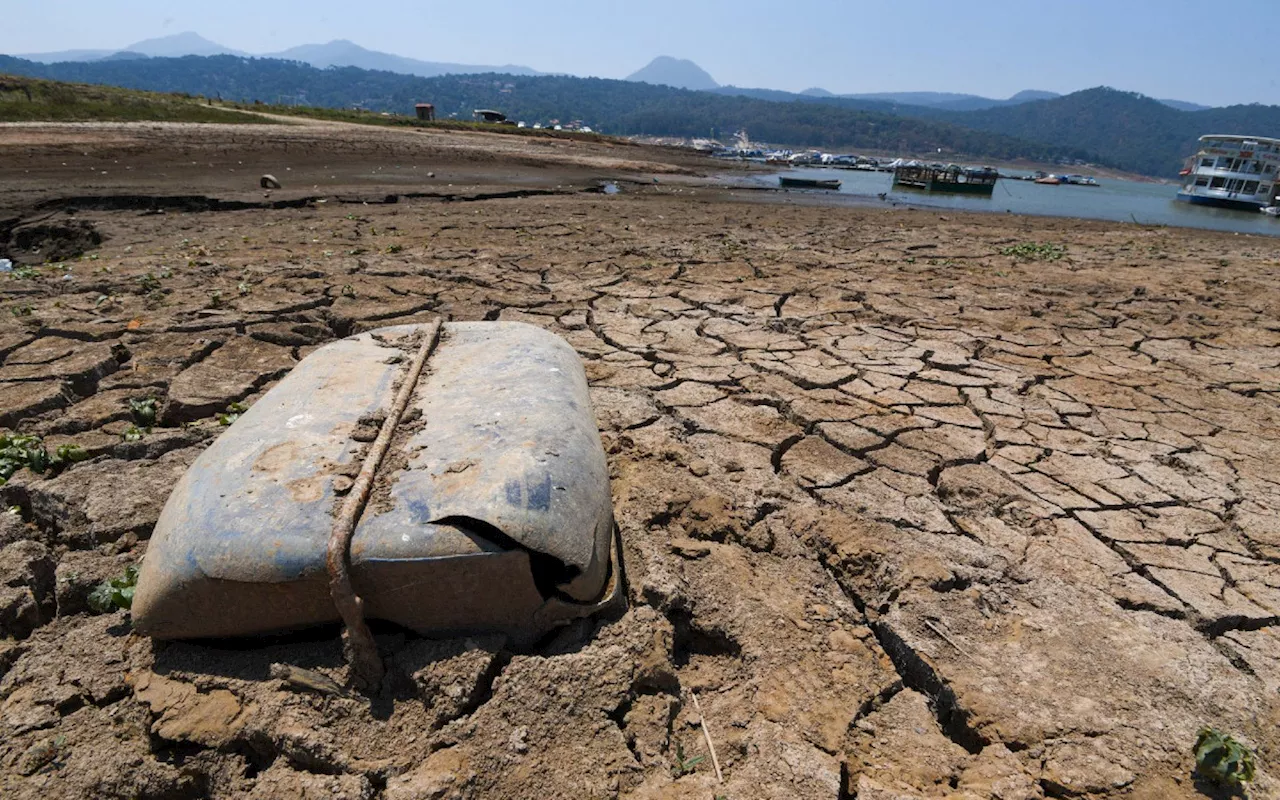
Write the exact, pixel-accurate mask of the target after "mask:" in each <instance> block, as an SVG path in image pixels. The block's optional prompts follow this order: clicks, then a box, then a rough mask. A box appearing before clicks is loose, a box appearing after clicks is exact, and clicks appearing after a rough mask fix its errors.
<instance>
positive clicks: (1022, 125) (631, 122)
mask: <svg viewBox="0 0 1280 800" xmlns="http://www.w3.org/2000/svg"><path fill="white" fill-rule="evenodd" d="M167 44H173V42H171V41H170V42H168V43H167ZM184 44H185V46H186V47H190V46H205V45H202V44H201V42H199V41H195V40H187V41H186V42H185V43H184ZM209 44H210V45H212V46H214V47H216V45H213V43H209ZM164 45H166V42H165V41H164V40H162V41H161V42H160V43H156V42H139V43H137V45H136V46H137V47H138V48H139V49H140V50H150V51H151V52H164V50H163V46H164ZM352 48H354V50H353V49H352ZM343 52H345V53H346V55H345V57H342V58H339V59H337V61H347V60H352V59H354V58H356V57H365V56H366V55H367V56H369V57H374V56H386V54H377V53H373V51H367V50H364V49H363V48H356V47H355V46H354V45H352V46H350V47H348V48H346V49H345V50H344V51H343ZM292 55H293V57H292V58H285V59H268V58H261V57H255V58H246V57H243V56H238V55H229V54H226V55H213V56H183V57H180V58H174V57H164V56H151V55H149V54H148V53H144V52H137V51H136V50H130V51H123V52H120V53H116V54H112V55H111V56H110V57H101V58H98V59H97V60H93V61H85V60H82V61H62V62H57V63H52V64H42V63H37V62H34V61H31V60H23V59H17V58H12V57H8V56H0V73H6V72H7V73H11V74H15V75H26V76H30V77H38V78H46V79H51V80H57V81H65V82H78V83H93V84H106V85H113V86H122V87H126V88H133V89H144V90H150V91H159V92H177V93H186V94H192V95H201V96H205V97H212V98H221V99H224V100H236V101H245V102H249V101H257V100H264V101H267V102H269V103H287V104H302V105H312V106H323V107H329V108H352V107H357V108H364V109H369V110H374V111H387V112H393V113H400V114H405V113H408V112H409V110H411V109H412V108H413V104H414V103H416V102H432V103H434V104H435V105H436V109H437V113H438V114H440V116H442V117H447V116H455V117H461V118H469V117H470V116H471V110H472V109H475V108H498V109H501V110H502V111H504V112H505V113H507V114H508V115H509V116H510V117H512V118H513V119H517V120H527V121H529V122H530V123H533V122H543V123H549V124H554V122H557V121H560V120H582V121H584V122H585V123H586V124H589V125H590V126H591V127H592V128H595V129H596V130H599V131H601V132H604V133H611V134H619V135H631V134H654V135H661V136H680V137H686V138H694V137H707V136H711V137H712V138H715V137H725V138H727V137H730V136H732V135H733V134H734V133H735V132H737V131H739V130H742V129H745V130H747V131H748V132H749V133H750V135H751V136H752V137H753V138H754V139H757V140H759V141H765V142H773V143H778V144H784V145H788V146H793V147H817V148H822V149H824V150H827V151H831V152H841V151H843V152H855V151H857V150H877V151H888V152H897V153H902V154H911V153H914V154H923V153H939V154H941V153H948V154H954V155H953V156H951V157H955V158H965V159H969V160H997V159H999V160H1012V159H1019V158H1024V159H1030V160H1038V161H1044V160H1058V159H1066V160H1068V161H1074V160H1077V159H1079V160H1084V161H1087V162H1091V163H1096V164H1100V165H1103V166H1109V167H1115V168H1118V169H1122V170H1128V171H1132V172H1140V173H1144V174H1147V175H1153V176H1164V177H1172V176H1173V175H1175V174H1176V172H1177V170H1178V168H1179V167H1180V166H1181V163H1182V160H1183V159H1184V158H1185V157H1186V156H1187V155H1189V154H1191V153H1194V152H1195V149H1196V146H1197V139H1198V137H1199V136H1201V135H1203V134H1206V133H1215V132H1217V133H1221V132H1227V133H1244V134H1255V135H1264V136H1265V135H1267V134H1273V133H1275V132H1277V131H1280V106H1263V105H1257V104H1254V105H1239V106H1230V107H1226V108H1213V109H1201V110H1191V111H1188V110H1180V109H1179V108H1177V107H1174V106H1173V105H1171V104H1170V103H1169V101H1160V100H1156V99H1152V98H1149V97H1144V96H1142V95H1139V94H1135V93H1131V92H1122V91H1117V90H1115V89H1110V88H1106V87H1098V88H1095V89H1089V90H1085V91H1081V92H1075V93H1072V94H1069V95H1064V96H1054V95H1052V94H1051V93H1048V92H1039V93H1035V92H1022V93H1019V94H1018V95H1015V96H1013V97H1011V98H1007V99H1005V100H995V101H990V102H992V103H994V105H987V106H986V107H979V108H970V110H957V106H959V107H960V109H964V107H965V106H966V105H968V106H970V107H972V106H973V105H974V104H975V103H977V102H978V101H982V100H984V98H980V97H978V96H976V95H958V96H957V95H948V94H945V93H925V94H922V93H907V94H880V95H872V96H870V97H869V98H868V97H865V96H837V95H834V94H832V93H831V92H824V91H821V90H810V91H808V92H804V93H793V92H783V91H777V90H771V89H742V88H737V87H732V86H715V87H714V88H711V89H707V90H697V91H695V90H685V89H678V88H671V87H668V86H665V85H661V84H660V83H658V82H660V81H662V80H680V81H685V80H687V79H689V78H690V76H692V75H694V73H693V72H691V71H690V69H689V66H690V65H691V62H681V61H678V60H676V59H669V60H666V61H660V62H659V64H658V65H657V67H659V68H661V69H666V70H667V72H666V74H662V72H661V70H658V71H653V70H651V71H648V72H645V71H642V72H641V73H640V75H639V77H641V78H648V79H650V80H652V81H654V83H650V82H648V81H638V80H631V81H617V80H603V79H599V78H576V77H570V76H554V75H516V74H511V73H510V72H505V73H498V72H494V73H493V74H484V75H468V74H449V75H438V74H437V75H436V76H435V77H431V78H424V77H419V76H414V75H408V74H403V73H401V72H397V71H391V70H372V69H366V68H359V67H351V66H337V65H336V64H334V63H332V62H333V61H334V60H333V59H327V58H326V53H325V52H320V51H316V50H307V49H305V48H304V49H302V50H300V51H299V50H295V51H294V52H293V53H292ZM301 58H306V59H310V60H317V61H319V62H321V63H325V64H326V65H327V66H325V67H324V68H317V67H313V66H310V65H309V64H308V63H304V62H303V61H302V60H300V59H301ZM392 58H396V57H392ZM419 63H423V64H429V63H431V62H419ZM694 66H695V67H696V65H694ZM477 69H490V70H501V69H503V68H496V67H493V68H479V67H477ZM699 73H701V74H699V75H697V76H696V77H697V80H698V81H701V82H702V85H706V84H707V82H710V83H711V84H714V80H713V79H711V78H710V76H709V75H706V74H705V73H703V72H701V71H700V70H699ZM904 101H912V102H904ZM926 103H933V105H925V104H926ZM938 157H942V156H938Z"/></svg>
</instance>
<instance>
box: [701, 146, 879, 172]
mask: <svg viewBox="0 0 1280 800" xmlns="http://www.w3.org/2000/svg"><path fill="white" fill-rule="evenodd" d="M711 156H712V157H713V158H723V159H731V160H735V161H754V162H756V163H759V164H777V165H785V166H791V167H831V168H834V169H856V170H864V171H867V172H888V171H889V168H888V167H887V166H886V165H885V164H884V163H882V162H881V161H880V160H879V159H875V158H867V157H865V156H859V155H854V154H851V153H847V154H837V153H823V152H820V151H817V150H805V151H802V152H795V151H792V150H766V149H763V148H759V147H745V148H743V147H735V148H724V149H721V150H717V151H715V152H713V153H712V154H711Z"/></svg>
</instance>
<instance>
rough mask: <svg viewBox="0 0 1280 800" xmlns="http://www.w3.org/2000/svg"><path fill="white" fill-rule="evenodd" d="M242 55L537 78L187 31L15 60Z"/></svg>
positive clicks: (360, 50) (340, 47) (343, 45)
mask: <svg viewBox="0 0 1280 800" xmlns="http://www.w3.org/2000/svg"><path fill="white" fill-rule="evenodd" d="M220 55H230V56H242V57H249V56H253V57H257V58H279V59H284V60H286V61H301V62H303V63H305V64H310V65H311V66H313V67H319V68H321V69H323V68H325V67H359V68H360V69H371V70H384V71H386V72H399V73H402V74H404V75H417V76H418V77H422V78H432V77H435V76H436V75H449V74H467V73H484V72H501V73H504V74H507V75H540V74H541V73H539V72H538V71H536V70H533V69H530V68H529V67H522V66H519V65H517V64H503V65H501V66H497V65H481V64H452V63H448V62H440V61H421V60H419V59H416V58H408V57H406V56H398V55H393V54H391V53H383V52H379V51H377V50H369V49H367V48H364V47H361V46H360V45H358V44H356V43H355V42H349V41H346V40H343V39H337V40H334V41H332V42H327V43H325V44H304V45H299V46H298V47H291V48H289V49H288V50H281V51H280V52H277V53H262V54H258V55H256V56H255V54H252V53H246V52H244V51H242V50H233V49H231V48H229V47H224V46H222V45H220V44H218V43H217V42H213V41H210V40H208V39H206V38H204V37H203V36H201V35H199V34H198V33H192V32H190V31H188V32H186V33H178V34H174V35H172V36H162V37H160V38H158V39H145V40H143V41H141V42H135V43H134V44H131V45H129V46H128V47H125V48H123V49H121V50H64V51H61V52H56V53H32V54H28V55H20V56H18V58H22V59H26V60H28V61H36V62H39V63H41V64H56V63H60V62H67V61H76V62H85V61H102V60H128V59H136V58H178V57H181V56H220Z"/></svg>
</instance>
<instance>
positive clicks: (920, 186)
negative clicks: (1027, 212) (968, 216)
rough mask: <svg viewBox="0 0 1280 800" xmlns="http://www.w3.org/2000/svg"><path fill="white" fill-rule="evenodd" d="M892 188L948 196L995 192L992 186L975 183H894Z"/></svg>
mask: <svg viewBox="0 0 1280 800" xmlns="http://www.w3.org/2000/svg"><path fill="white" fill-rule="evenodd" d="M894 186H900V187H902V188H904V189H916V190H919V191H922V192H948V193H950V194H978V195H990V194H992V193H993V192H994V191H995V186H994V185H992V184H977V183H950V182H944V181H926V182H918V183H917V182H914V181H910V182H908V181H896V182H894Z"/></svg>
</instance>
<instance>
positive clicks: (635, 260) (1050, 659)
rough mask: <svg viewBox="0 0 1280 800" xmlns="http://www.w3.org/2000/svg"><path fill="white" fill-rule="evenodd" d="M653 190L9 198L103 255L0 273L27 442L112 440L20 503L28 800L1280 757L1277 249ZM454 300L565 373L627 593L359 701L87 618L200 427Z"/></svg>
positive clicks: (454, 305) (896, 794)
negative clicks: (576, 395) (608, 481)
mask: <svg viewBox="0 0 1280 800" xmlns="http://www.w3.org/2000/svg"><path fill="white" fill-rule="evenodd" d="M84 157H85V158H90V156H84ZM31 180H33V181H35V179H34V178H33V179H31ZM109 188H110V187H106V188H104V189H103V191H104V192H105V191H106V190H107V189H109ZM625 188H627V189H628V191H624V192H623V193H622V194H619V195H616V196H603V195H598V194H586V193H581V192H576V191H573V190H571V189H564V190H563V191H562V192H561V193H554V194H547V195H541V194H534V195H526V196H511V197H503V198H498V197H490V199H477V200H472V201H470V202H467V201H466V198H465V197H457V198H455V199H454V201H452V202H444V201H442V200H439V199H433V198H431V197H422V198H418V199H402V200H401V201H400V202H398V203H395V204H377V205H364V204H349V203H341V202H338V200H336V199H330V200H329V201H328V202H324V203H303V204H301V205H300V207H297V208H274V209H273V208H242V209H241V210H208V209H209V208H214V206H206V210H187V211H184V210H180V209H181V208H193V206H190V205H185V206H179V207H174V208H170V209H168V210H166V211H165V212H164V213H157V211H158V210H160V207H162V206H163V205H164V204H163V203H155V204H153V205H152V206H151V207H150V208H149V209H146V210H139V209H137V208H132V209H129V208H125V209H116V210H110V209H108V208H105V206H106V205H109V204H102V205H103V206H104V207H99V208H97V209H96V210H95V209H94V208H93V207H92V206H93V204H92V203H84V202H81V203H79V206H78V208H77V210H76V211H75V213H74V214H69V213H67V209H66V208H65V207H63V208H59V207H57V206H56V205H55V206H47V205H46V206H44V207H42V208H41V209H40V210H38V211H30V210H28V211H21V210H20V211H19V213H18V214H17V217H16V219H18V220H19V224H18V225H16V226H13V225H11V228H12V229H14V230H16V229H17V228H18V227H22V226H24V225H30V224H34V222H35V220H36V218H37V217H41V218H43V215H49V216H48V219H49V220H52V219H56V220H58V224H59V225H60V226H62V227H75V228H76V229H78V230H80V231H81V233H82V234H83V235H84V237H87V238H77V239H75V241H74V242H71V243H70V244H67V243H66V242H63V244H66V246H67V247H69V248H70V249H72V250H74V249H77V248H76V247H71V245H72V244H75V243H76V242H79V245H78V246H85V243H86V242H87V243H88V245H87V246H90V247H91V248H92V249H90V250H89V251H88V252H87V254H86V255H85V256H84V257H82V258H79V259H74V260H64V261H63V262H62V263H63V264H64V268H59V267H44V268H41V270H40V274H39V275H38V276H36V277H29V278H23V279H17V278H14V279H5V280H3V281H2V282H0V293H2V295H3V305H4V307H5V309H7V310H6V311H5V312H4V314H3V322H2V323H0V325H2V327H0V353H2V354H3V363H2V364H0V416H2V419H0V424H4V425H8V426H10V427H13V428H16V429H17V430H20V431H23V432H30V433H37V434H40V435H43V436H44V437H45V441H46V443H47V444H48V445H49V447H50V448H51V449H52V448H53V447H55V446H56V445H58V444H62V443H68V442H74V443H77V444H79V445H81V446H82V447H83V448H85V449H86V450H87V451H88V452H89V453H90V454H91V455H92V456H93V458H91V459H90V460H88V461H84V462H81V463H78V464H75V465H73V466H72V467H71V468H69V469H67V470H66V471H64V472H62V473H61V474H59V475H57V476H46V477H36V476H32V475H31V474H30V473H28V472H23V473H19V474H18V475H17V476H15V477H14V479H13V480H12V481H11V482H10V483H9V484H8V485H7V486H6V487H4V488H3V490H0V491H2V492H3V497H4V502H5V504H6V505H12V506H17V512H16V513H9V514H3V515H0V546H2V547H3V549H0V625H3V626H4V628H3V630H4V632H5V633H6V634H7V635H8V636H9V637H10V638H9V639H7V640H5V641H3V642H0V731H3V733H2V734H0V794H2V795H3V796H5V797H45V798H52V797H90V796H92V797H151V798H188V797H205V796H217V797H232V796H249V797H261V798H267V797H272V798H275V797H294V798H302V797H348V798H373V797H381V798H388V800H391V799H393V798H394V799H396V800H401V799H403V798H481V797H483V798H528V797H545V798H587V797H615V796H616V797H629V798H686V797H687V798H706V800H711V799H712V798H715V797H725V798H729V799H730V800H741V799H745V798H828V799H830V798H851V797H856V798H859V800H890V799H895V800H896V799H897V798H943V797H946V798H966V800H973V799H974V798H1000V799H1001V800H1024V799H1027V798H1042V797H1094V798H1121V797H1132V798H1149V799H1151V800H1154V799H1155V798H1181V797H1199V796H1203V795H1202V794H1201V792H1202V791H1204V792H1210V793H1211V787H1206V786H1202V785H1199V784H1198V783H1197V782H1196V781H1195V779H1194V778H1193V777H1192V766H1193V763H1192V757H1191V752H1190V751H1191V744H1192V742H1193V741H1194V739H1195V736H1196V732H1197V730H1198V729H1199V728H1200V726H1202V725H1215V726H1217V727H1220V728H1222V729H1224V730H1227V731H1229V732H1232V733H1235V734H1237V735H1239V736H1240V737H1242V738H1244V739H1246V740H1247V741H1248V742H1249V743H1250V744H1252V745H1253V746H1254V747H1255V748H1256V750H1257V752H1258V756H1259V761H1260V763H1261V765H1262V767H1263V770H1264V773H1265V771H1266V770H1268V769H1275V764H1277V763H1280V735H1278V734H1277V724H1278V723H1280V696H1278V695H1277V691H1278V690H1280V640H1278V639H1277V635H1276V634H1277V631H1278V630H1280V627H1278V625H1280V517H1278V516H1277V513H1278V512H1280V470H1278V469H1277V467H1278V466H1280V450H1278V448H1277V442H1278V441H1280V413H1278V410H1277V400H1278V399H1280V283H1278V280H1277V278H1278V276H1280V242H1278V241H1274V240H1269V239H1260V238H1250V237H1243V236H1230V235H1223V234H1216V233H1205V232H1193V231H1176V230H1165V229H1150V228H1140V227H1137V226H1128V225H1124V226H1121V225H1109V224H1100V223H1087V222H1074V221H1064V220H1048V219H1025V218H1012V217H1000V216H981V217H979V216H961V215H954V214H947V215H942V216H939V215H938V214H937V213H935V212H925V211H882V210H855V209H824V208H812V207H806V208H797V207H788V206H784V205H781V204H769V203H745V202H741V201H740V200H738V199H734V198H730V197H727V196H723V195H718V194H714V193H709V192H707V191H705V190H701V189H699V190H697V193H696V194H692V195H691V190H690V189H689V188H687V187H684V188H679V187H675V186H670V185H668V184H667V183H666V182H665V181H664V183H663V184H660V185H657V186H654V185H652V184H650V185H649V186H648V187H646V188H643V189H640V188H638V187H637V188H632V185H631V184H627V185H625ZM31 191H32V192H33V193H34V194H33V195H32V196H33V197H40V198H44V199H46V200H47V199H48V195H49V193H50V192H53V191H54V190H53V189H50V188H48V187H46V188H39V187H36V188H32V189H31ZM175 193H176V190H175ZM188 193H189V192H188ZM19 199H21V198H19ZM33 202H35V201H34V200H33ZM46 221H48V220H46ZM71 223H74V225H72V224H71ZM91 234H92V235H91ZM59 235H61V234H59ZM94 236H100V237H101V240H100V241H99V242H98V243H97V244H94V241H95V240H94V238H93V237H94ZM55 238H56V237H55ZM59 241H63V240H58V241H52V240H50V241H49V242H47V243H45V244H43V245H42V246H44V247H50V246H53V245H56V244H58V242H59ZM1024 242H1048V243H1053V244H1056V245H1062V246H1063V247H1064V248H1065V255H1064V256H1063V257H1062V258H1059V259H1057V260H1034V259H1031V260H1022V259H1018V258H1015V257H1011V256H1008V255H1001V254H1000V250H1001V249H1002V248H1007V247H1010V246H1012V245H1016V244H1020V243H1024ZM25 252H26V251H24V253H25ZM28 255H29V253H28ZM60 257H62V258H64V259H65V258H66V256H60ZM147 276H150V277H147ZM434 315H446V316H447V317H449V318H452V319H458V320H476V319H504V320H507V319H509V320H520V321H525V322H530V323H533V324H536V325H540V326H542V327H545V328H546V329H548V330H551V331H554V332H555V333H557V334H559V335H561V336H563V337H565V338H566V339H567V340H568V341H569V342H570V343H571V344H572V345H573V346H574V347H575V348H576V349H577V351H578V352H579V353H580V354H581V356H582V358H583V360H584V362H585V365H586V369H587V373H588V376H589V378H590V380H591V384H592V392H593V394H592V397H593V402H594V403H595V410H596V415H597V418H598V420H599V423H600V427H601V431H602V435H603V438H604V441H605V446H606V449H607V451H608V453H609V460H610V467H611V472H612V479H613V492H614V497H615V510H616V515H617V519H618V524H619V526H620V529H621V533H622V541H623V545H624V550H625V560H626V566H627V570H628V579H629V596H630V601H631V604H630V608H629V609H628V610H627V611H626V612H625V613H622V614H620V615H618V616H616V617H615V618H613V619H608V620H601V621H599V622H598V623H596V624H591V625H584V626H580V627H577V628H573V629H570V630H567V631H565V632H564V633H563V634H561V635H559V636H557V637H555V638H553V639H552V640H551V641H548V642H545V643H544V644H543V645H542V646H541V647H540V648H539V649H537V650H536V651H533V652H511V651H509V650H507V649H505V648H504V646H503V643H502V642H500V641H491V640H485V639H472V640H458V641H449V642H430V641H425V640H421V639H418V638H416V637H414V636H410V635H405V634H403V633H401V632H395V631H388V632H386V633H384V634H383V635H382V636H381V637H380V642H381V645H382V648H383V654H384V656H385V658H386V661H387V664H388V667H389V677H388V679H387V682H386V683H385V685H384V687H383V689H382V691H381V693H380V694H378V696H377V697H375V698H373V699H372V701H371V700H369V699H367V698H362V697H360V696H357V695H354V694H351V693H348V692H347V691H346V690H345V689H343V688H342V686H341V684H342V683H343V682H344V679H345V669H344V667H343V665H342V660H341V653H340V650H339V647H338V645H337V640H336V636H335V632H334V631H324V632H320V633H317V634H315V635H312V636H309V637H304V638H294V639H285V640H276V641H268V642H250V643H245V642H224V643H169V644H153V643H152V642H151V641H149V640H146V639H143V638H140V637H138V636H136V635H134V634H132V633H131V632H130V628H129V625H128V621H127V617H126V616H125V615H124V614H123V613H117V614H112V615H94V614H91V613H90V612H89V611H88V609H87V607H86V603H85V597H86V594H87V593H88V591H89V590H90V589H91V588H92V587H93V585H95V584H96V583H97V582H99V581H100V580H102V579H103V578H105V577H108V576H112V575H116V574H119V573H120V572H121V571H122V570H123V568H124V566H125V565H127V564H129V563H133V562H135V561H137V559H139V558H140V557H142V556H143V554H144V553H145V549H146V542H147V537H148V535H149V532H150V530H151V527H152V525H153V524H154V522H155V520H156V517H157V515H158V513H159V510H160V507H161V505H162V504H163V502H164V499H165V497H166V493H167V491H168V488H169V487H170V486H171V485H172V484H173V482H174V481H175V480H176V478H177V477H178V476H179V475H180V474H181V473H182V471H183V470H184V469H185V467H186V466H187V465H188V464H189V463H190V462H191V461H192V459H193V458H194V457H195V456H196V454H197V453H198V452H199V451H200V450H201V448H203V447H204V446H205V445H207V443H208V442H209V441H210V440H211V439H212V438H213V437H215V436H217V435H218V433H219V432H220V431H221V430H222V428H221V427H220V426H219V425H218V423H217V421H216V420H215V419H214V415H216V414H217V413H219V412H222V411H224V410H225V409H226V408H227V406H228V405H229V404H231V403H233V402H238V401H244V402H249V403H251V402H253V400H254V399H255V398H256V397H258V396H259V395H260V394H261V392H263V391H265V390H266V389H267V388H269V387H270V386H271V385H272V383H273V382H274V381H275V380H277V379H278V378H279V377H280V376H282V375H284V374H285V373H286V372H287V371H288V370H289V369H290V368H291V367H292V365H293V364H295V363H296V362H297V360H298V359H299V358H301V357H304V356H305V355H306V353H307V352H309V351H310V350H311V349H313V348H314V347H316V346H317V345H319V344H321V343H323V342H325V341H329V340H332V339H334V338H336V337H340V336H344V335H347V334H350V333H352V332H354V331H359V330H365V329H369V328H374V327H379V326H383V325H392V324H399V323H404V322H411V321H416V320H427V319H430V318H433V316H434ZM147 396H151V397H155V398H157V399H158V400H160V401H161V403H160V407H161V413H160V419H159V422H158V424H157V425H156V427H155V428H154V429H153V430H152V431H151V432H150V433H148V434H147V435H146V436H144V437H143V438H142V439H141V440H138V441H124V440H123V438H122V433H123V431H124V430H125V429H126V428H127V427H128V425H129V424H130V420H129V410H128V408H127V401H128V400H129V399H136V398H141V397H147ZM693 692H696V693H697V695H698V697H699V700H700V702H701V707H702V710H703V711H704V712H705V715H706V722H707V725H708V726H709V730H710V732H711V734H712V737H713V738H714V741H715V743H716V747H717V753H718V755H719V760H720V765H721V767H722V769H723V773H724V782H723V783H722V784H721V783H717V781H716V779H715V775H714V770H713V769H712V765H711V763H710V759H706V760H703V761H700V762H697V763H694V760H695V759H696V758H697V757H698V756H702V755H704V754H705V753H706V746H705V744H704V739H703V736H702V732H701V730H700V728H699V727H698V722H699V715H698V713H697V712H696V711H695V709H694V708H693V704H692V700H691V693H693ZM1276 791H1277V790H1276V783H1275V782H1274V781H1273V780H1272V779H1271V778H1270V777H1269V776H1268V775H1266V774H1263V775H1261V776H1260V778H1259V782H1258V784H1257V785H1256V786H1255V788H1254V790H1253V795H1254V796H1255V797H1273V796H1276Z"/></svg>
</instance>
